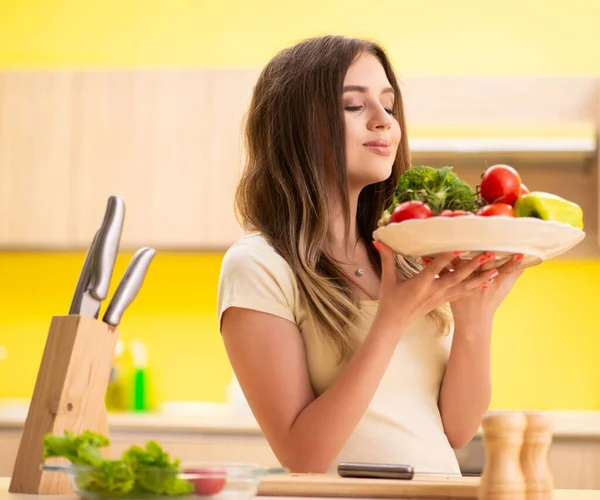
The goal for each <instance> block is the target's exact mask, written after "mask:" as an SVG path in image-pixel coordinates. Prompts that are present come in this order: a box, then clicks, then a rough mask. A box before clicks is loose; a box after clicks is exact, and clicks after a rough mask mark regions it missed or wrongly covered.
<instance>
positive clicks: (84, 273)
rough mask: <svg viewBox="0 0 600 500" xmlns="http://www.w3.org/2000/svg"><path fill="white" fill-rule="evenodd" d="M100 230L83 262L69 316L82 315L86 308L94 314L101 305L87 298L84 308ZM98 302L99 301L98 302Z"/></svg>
mask: <svg viewBox="0 0 600 500" xmlns="http://www.w3.org/2000/svg"><path fill="white" fill-rule="evenodd" d="M99 232H100V230H98V231H96V234H95V235H94V239H93V240H92V244H91V245H90V248H89V249H88V252H87V255H86V256H85V260H84V262H83V267H82V269H81V274H80V275H79V281H78V282H77V287H76V288H75V293H74V294H73V300H72V301H71V307H70V309H69V315H72V314H80V313H81V311H82V309H83V308H84V309H85V310H86V311H87V312H89V311H90V309H91V311H92V312H94V308H98V307H99V303H97V304H96V305H95V304H94V300H95V299H93V298H92V300H91V301H90V300H89V299H90V297H89V296H88V297H87V298H86V304H85V307H84V294H85V291H86V290H87V287H88V285H89V283H90V278H91V276H92V267H93V264H92V262H93V258H94V255H93V254H94V248H95V247H96V244H97V242H98V233H99ZM96 302H97V301H96Z"/></svg>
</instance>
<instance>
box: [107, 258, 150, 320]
mask: <svg viewBox="0 0 600 500" xmlns="http://www.w3.org/2000/svg"><path fill="white" fill-rule="evenodd" d="M155 255H156V250H154V249H153V248H149V247H144V248H140V249H139V250H138V251H137V252H136V253H135V254H134V256H133V257H132V258H131V261H130V262H129V265H128V266H127V269H126V270H125V274H124V275H123V278H122V279H121V282H120V283H119V286H118V287H117V290H116V291H115V294H114V296H113V298H112V300H111V301H110V303H109V305H108V308H107V309H106V312H105V313H104V317H103V318H102V321H104V322H105V323H107V324H109V325H111V326H117V325H118V324H119V323H120V322H121V318H122V316H123V313H124V312H125V309H127V307H128V306H129V304H131V302H133V300H134V299H135V297H136V296H137V294H138V292H139V291H140V288H141V287H142V283H143V282H144V278H145V277H146V273H147V272H148V268H149V267H150V263H151V262H152V259H153V258H154V256H155Z"/></svg>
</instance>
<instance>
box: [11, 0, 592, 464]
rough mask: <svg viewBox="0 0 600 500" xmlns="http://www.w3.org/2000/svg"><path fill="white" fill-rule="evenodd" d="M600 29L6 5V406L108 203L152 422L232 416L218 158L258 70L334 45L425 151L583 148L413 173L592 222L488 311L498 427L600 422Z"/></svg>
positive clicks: (67, 3) (509, 19)
mask: <svg viewBox="0 0 600 500" xmlns="http://www.w3.org/2000/svg"><path fill="white" fill-rule="evenodd" d="M598 19H600V3H598V2H596V1H595V0H573V1H571V2H568V4H565V2H559V1H550V0H545V1H542V0H539V1H538V0H526V1H523V0H505V1H504V2H495V1H481V0H462V1H454V2H447V1H445V0H431V1H429V2H410V1H398V0H380V1H379V2H376V3H367V4H365V3H364V2H361V1H359V0H344V1H343V2H342V1H338V0H335V1H331V0H330V1H328V2H322V1H317V0H305V1H304V2H281V1H274V0H256V1H254V2H250V3H247V2H240V1H238V2H235V1H231V0H221V1H219V2H207V1H203V0H202V1H201V0H198V1H194V0H170V1H169V2H167V1H160V0H144V1H142V0H128V1H116V0H105V1H102V2H100V1H96V0H93V1H92V0H89V1H86V2H80V1H78V0H61V1H58V2H56V1H54V2H52V1H31V0H29V1H26V0H20V1H18V0H3V1H1V2H0V211H1V212H0V247H1V248H0V276H1V278H0V400H3V401H5V404H6V405H9V404H14V402H15V401H16V400H18V401H27V399H28V398H29V397H30V396H31V393H32V390H33V386H34V383H35V379H36V376H37V369H38V366H39V362H40V359H41V355H42V352H43V349H44V343H45V339H46V335H47V332H48V327H49V324H50V319H51V317H52V316H55V315H62V314H66V312H67V310H68V307H69V304H70V300H71V298H72V294H73V291H74V288H75V284H76V282H77V278H78V275H79V272H80V270H81V266H82V263H83V259H84V256H85V251H86V246H87V245H88V244H89V242H90V241H91V237H92V236H93V233H94V231H95V227H96V226H97V225H99V224H100V221H101V217H102V214H103V212H104V209H105V206H106V199H107V197H108V196H109V195H110V194H118V195H120V196H122V197H123V199H124V201H125V204H126V206H127V216H126V219H125V229H124V233H123V238H124V240H123V250H122V252H121V254H120V256H119V258H118V261H117V266H116V268H115V272H114V275H113V280H112V283H111V292H110V294H109V296H112V293H113V292H114V289H115V287H116V285H117V283H118V279H119V278H120V277H121V276H122V273H123V271H124V269H125V266H126V265H127V263H128V261H129V258H130V257H131V255H132V253H133V251H134V250H135V249H136V248H137V247H139V246H142V245H152V246H155V248H157V249H158V254H157V256H156V258H155V259H154V262H153V263H152V265H151V268H150V271H149V274H148V276H147V278H146V281H145V283H144V286H143V288H142V290H141V292H140V294H139V295H138V297H137V299H136V300H135V302H134V303H133V304H132V305H131V306H130V308H129V309H128V310H127V312H126V313H125V316H124V318H123V321H122V323H121V338H122V339H123V340H124V341H125V345H126V346H128V345H130V344H129V342H130V341H132V340H137V341H141V342H142V343H143V344H144V345H145V347H146V349H147V361H148V365H147V375H148V383H149V391H150V392H149V397H150V405H149V408H150V409H151V410H160V409H161V408H164V405H165V403H168V402H190V403H193V402H203V403H224V402H227V401H228V397H229V396H228V386H229V384H230V382H231V380H232V372H231V369H230V367H229V364H228V361H227V358H226V355H225V352H224V350H223V346H222V343H221V340H220V335H219V331H218V325H217V321H216V308H215V303H216V299H215V297H216V290H217V279H218V273H219V266H220V262H221V258H222V255H223V252H224V250H225V248H226V247H227V246H228V244H229V243H230V242H231V241H233V239H235V237H237V235H238V233H237V232H236V231H237V230H236V228H235V224H234V223H233V222H232V212H231V204H232V200H231V195H232V192H233V187H234V186H235V181H236V175H237V173H238V172H239V169H240V166H241V155H240V154H238V151H237V150H236V148H235V147H234V145H233V144H230V143H232V141H234V140H237V135H236V134H237V133H238V130H239V127H240V120H241V118H242V116H243V113H244V111H245V108H244V106H245V105H246V104H247V99H248V96H249V93H250V91H251V85H252V82H253V79H254V78H255V76H256V74H257V72H258V71H259V70H260V67H261V66H262V65H263V64H265V63H266V61H267V60H268V59H269V58H270V57H272V56H273V55H274V54H275V52H276V51H277V50H279V49H281V48H283V47H286V46H288V45H289V44H291V43H293V42H295V41H297V40H300V39H302V38H305V37H308V36H312V35H316V34H321V33H326V32H329V33H341V34H348V35H357V36H365V37H371V38H375V39H377V40H379V41H381V42H382V43H383V44H384V45H385V46H386V48H387V49H388V51H389V53H390V55H391V57H392V59H393V62H394V64H395V66H396V69H397V70H398V71H399V73H400V74H401V77H402V78H403V79H404V80H406V82H407V85H408V88H407V95H409V98H410V96H414V100H413V101H411V102H412V103H413V107H412V108H410V105H409V108H410V109H412V110H413V111H414V112H413V114H414V116H415V117H416V119H415V120H413V121H412V122H411V120H410V114H409V126H411V124H414V126H413V127H412V129H409V134H411V136H413V137H414V138H415V139H420V140H424V141H426V140H435V139H436V138H440V137H442V136H443V137H442V139H444V140H446V139H450V140H452V139H456V140H459V139H460V137H462V136H464V137H467V136H468V137H475V138H477V137H479V138H482V137H483V138H484V139H485V138H486V137H487V138H490V137H491V138H492V139H493V140H502V139H505V140H507V141H509V139H510V138H511V137H513V138H514V137H516V138H517V142H518V141H521V144H527V141H530V142H531V144H536V141H538V140H539V141H544V140H545V141H548V140H549V141H550V142H552V141H553V140H556V142H557V143H559V142H560V141H567V142H568V141H571V142H572V143H577V144H584V146H581V148H580V149H577V150H576V151H571V152H567V153H564V154H562V156H561V154H560V153H556V154H554V155H553V153H552V152H549V153H544V152H542V153H539V152H538V153H536V152H535V151H534V149H535V147H533V146H532V148H530V149H531V150H529V149H528V148H527V147H524V148H523V151H522V152H521V153H519V152H516V153H514V152H513V153H512V156H509V157H506V156H503V155H502V154H499V153H489V154H479V155H477V154H473V155H469V153H464V154H456V153H453V155H450V154H449V155H447V156H444V154H443V153H444V151H443V148H442V149H440V151H441V153H442V154H441V156H438V157H437V158H436V157H435V155H434V154H429V156H428V154H427V153H425V152H421V154H420V155H419V152H418V151H416V154H415V162H416V161H417V160H418V161H423V162H424V161H430V160H431V161H430V162H431V163H432V164H433V163H436V162H437V163H438V164H443V163H453V164H455V165H456V166H457V172H459V173H460V175H461V176H462V175H463V174H464V175H465V177H466V178H468V179H469V180H470V181H471V182H472V183H475V182H476V181H477V176H478V175H479V174H480V173H481V172H482V171H483V169H484V168H485V167H486V166H488V165H489V164H493V163H496V162H499V161H502V160H504V159H506V158H508V161H511V164H513V165H514V166H516V167H517V168H518V169H519V171H520V172H521V174H522V176H523V180H524V182H525V184H527V185H528V186H529V187H530V189H532V188H533V189H545V190H552V191H553V192H555V193H557V194H562V195H563V196H566V197H569V198H570V199H573V200H574V201H576V202H578V203H580V204H581V205H582V206H583V207H584V209H585V221H586V230H587V231H588V237H587V238H586V241H585V243H584V244H582V245H581V246H580V247H578V248H577V249H575V250H574V251H572V252H570V253H569V254H567V255H566V256H564V257H561V258H559V259H556V260H552V261H549V262H546V263H544V264H543V265H540V266H538V267H535V268H532V269H530V270H528V271H527V272H526V273H525V274H524V276H523V277H522V279H521V280H520V282H519V283H518V284H517V286H516V288H515V289H514V291H513V293H512V294H511V295H510V297H509V298H508V299H507V300H506V301H505V303H504V304H503V306H502V307H501V309H500V310H499V311H498V314H497V317H496V322H495V326H494V337H493V339H494V340H493V354H492V371H493V384H494V393H493V400H492V407H493V408H519V409H528V408H539V409H550V410H568V411H571V410H572V411H581V410H589V411H593V410H599V411H600V363H599V362H598V355H599V353H600V328H599V323H600V322H599V319H598V318H599V314H598V305H599V304H600V286H599V283H600V258H599V255H600V253H599V252H598V250H597V249H598V239H597V233H598V231H597V227H596V226H597V224H598V218H597V212H598V190H599V188H598V183H597V182H598V180H597V155H596V139H597V132H598V122H600V113H599V111H598V103H599V101H598V95H599V93H598V89H600V83H599V81H598V80H596V78H597V77H598V76H599V75H600V30H598ZM540 77H541V78H540ZM419 82H421V83H422V84H423V85H421V86H419V85H418V84H419ZM445 82H446V83H447V84H446V83H445ZM457 82H458V83H457ZM460 82H465V85H466V87H465V88H468V89H476V90H475V91H473V92H471V90H468V91H463V92H462V93H461V92H460V90H458V91H457V90H456V89H460V85H461V83H460ZM486 82H488V83H489V85H488V83H486ZM506 82H508V83H506ZM511 82H512V83H511ZM515 82H516V83H515ZM411 83H412V84H413V86H412V87H411ZM415 88H416V90H415ZM421 88H422V89H424V90H422V94H419V92H420V89H421ZM449 89H450V90H449ZM453 89H454V90H453ZM486 89H492V90H490V91H489V92H488V93H486V92H487V90H486ZM536 89H538V90H539V89H542V90H540V91H538V90H536ZM438 92H439V93H438ZM448 92H449V94H447V93H448ZM511 92H512V93H511ZM448 95H451V98H449V97H447V96H448ZM444 96H446V97H444ZM436 99H437V100H438V107H437V108H436V107H435V106H433V105H431V103H432V102H436ZM444 99H448V101H447V102H445V101H443V100H444ZM495 99H497V103H496V104H494V102H495V101H494V100H495ZM531 103H534V104H531ZM530 104H531V106H530ZM428 106H429V107H428ZM494 106H496V107H495V108H494ZM521 106H522V108H521ZM453 107H454V108H453ZM450 108H452V109H454V113H455V114H454V115H453V114H452V110H450V111H448V109H450ZM410 109H409V111H410ZM460 109H464V110H465V116H466V115H468V117H469V119H465V120H464V121H461V120H460V118H461V117H462V114H461V112H456V110H460ZM485 109H490V110H494V109H495V110H496V111H497V113H498V115H496V114H494V113H493V112H491V111H490V113H489V114H487V115H486V114H485ZM482 110H483V111H482ZM521 110H524V111H523V112H521ZM529 111H531V113H532V114H531V116H529V115H527V113H528V112H529ZM554 111H556V114H555V115H550V114H551V113H553V112H554ZM419 113H421V114H419ZM444 113H446V114H444ZM544 113H546V114H544ZM478 116H479V117H481V122H478V121H477V120H476V119H475V118H476V117H478ZM438 117H439V118H440V119H439V120H437V118H438ZM453 117H458V118H459V119H458V120H457V121H456V122H453V121H452V120H453ZM474 117H475V118H474ZM548 117H550V118H549V119H548ZM565 117H566V118H565ZM429 118H432V119H431V120H429ZM182 120H183V121H182ZM511 120H512V121H511ZM482 123H484V124H485V126H482ZM186 124H187V125H190V124H191V125H190V126H189V127H187V126H186ZM454 125H456V126H454ZM215 131H216V132H215ZM227 134H229V135H227ZM507 137H508V139H507ZM165 138H166V139H165ZM586 141H587V142H586ZM588 143H591V144H592V146H591V147H588V146H585V144H588ZM215 144H217V145H216V146H215ZM196 146H197V148H196ZM203 148H204V149H203ZM207 148H212V149H207ZM207 151H208V153H207ZM423 151H424V150H423ZM440 162H441V163H440ZM0 475H1V474H0Z"/></svg>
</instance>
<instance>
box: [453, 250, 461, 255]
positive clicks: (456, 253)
mask: <svg viewBox="0 0 600 500" xmlns="http://www.w3.org/2000/svg"><path fill="white" fill-rule="evenodd" d="M461 253H462V252H459V251H456V252H454V255H460V254H461Z"/></svg>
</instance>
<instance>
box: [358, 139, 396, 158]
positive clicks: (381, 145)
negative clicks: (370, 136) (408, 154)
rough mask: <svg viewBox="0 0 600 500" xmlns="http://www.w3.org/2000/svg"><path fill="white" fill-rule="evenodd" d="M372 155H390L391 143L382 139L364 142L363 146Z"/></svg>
mask: <svg viewBox="0 0 600 500" xmlns="http://www.w3.org/2000/svg"><path fill="white" fill-rule="evenodd" d="M363 146H364V147H365V148H367V149H368V150H369V151H371V152H372V153H375V154H378V155H381V156H389V155H391V154H392V143H391V142H390V141H386V140H383V139H376V140H374V141H369V142H365V143H364V144H363Z"/></svg>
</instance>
